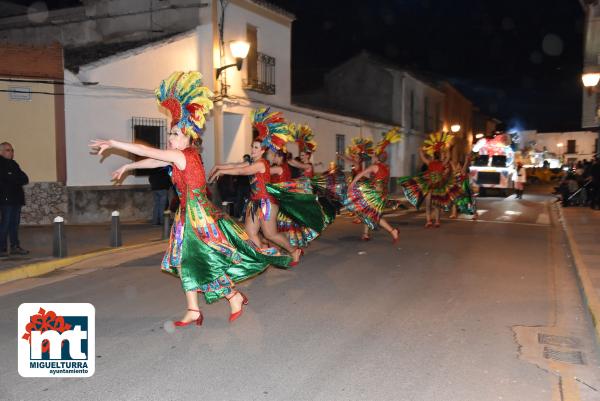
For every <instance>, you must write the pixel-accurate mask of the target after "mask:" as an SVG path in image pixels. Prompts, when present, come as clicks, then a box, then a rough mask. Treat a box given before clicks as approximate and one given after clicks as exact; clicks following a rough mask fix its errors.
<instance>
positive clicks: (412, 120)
mask: <svg viewBox="0 0 600 401" xmlns="http://www.w3.org/2000/svg"><path fill="white" fill-rule="evenodd" d="M410 128H411V129H415V91H410Z"/></svg>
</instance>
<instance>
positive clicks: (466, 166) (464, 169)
mask: <svg viewBox="0 0 600 401" xmlns="http://www.w3.org/2000/svg"><path fill="white" fill-rule="evenodd" d="M470 165H471V155H468V156H467V157H465V163H464V164H463V166H462V170H461V171H462V173H463V174H465V173H466V172H467V171H468V170H469V166H470Z"/></svg>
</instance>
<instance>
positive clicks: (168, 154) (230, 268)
mask: <svg viewBox="0 0 600 401" xmlns="http://www.w3.org/2000/svg"><path fill="white" fill-rule="evenodd" d="M201 78H202V75H201V74H200V73H199V72H196V71H193V72H188V73H183V72H175V73H173V74H171V76H170V77H169V78H167V79H166V80H164V81H162V82H161V84H160V87H159V88H158V89H156V97H157V101H158V103H159V105H160V106H161V107H162V108H163V109H165V110H166V111H167V112H168V114H169V115H170V117H171V122H170V127H171V129H170V132H169V149H168V150H161V149H156V148H152V147H149V146H145V145H139V144H133V143H125V142H119V141H115V140H94V141H92V143H91V144H90V146H91V147H92V148H95V149H97V150H98V154H99V155H101V154H103V153H104V152H105V151H107V150H108V149H118V150H123V151H125V152H129V153H133V154H135V155H138V156H142V157H145V159H143V160H141V161H138V162H135V163H130V164H126V165H124V166H122V167H121V168H119V169H118V170H117V171H115V172H114V173H113V179H115V180H120V179H121V177H122V176H123V175H124V174H125V173H126V172H127V171H130V170H133V169H137V168H155V167H167V166H172V179H173V182H174V184H175V187H176V189H177V192H178V195H179V199H180V206H179V210H178V211H177V213H176V214H175V220H174V223H173V227H172V229H171V237H170V241H169V247H168V249H167V252H166V254H165V256H164V259H163V262H162V269H163V270H164V271H166V272H168V273H171V274H173V275H176V276H179V277H180V278H181V283H182V286H183V290H184V291H185V295H186V299H187V308H188V309H187V312H186V313H185V315H184V316H183V318H182V319H181V320H180V321H177V322H175V325H176V326H187V325H189V324H192V323H195V324H196V325H198V326H199V325H201V324H202V321H203V316H202V312H200V308H199V306H198V295H197V293H198V292H202V293H203V294H204V297H205V298H206V301H207V303H212V302H214V301H217V300H218V299H220V298H226V299H227V300H228V301H229V305H230V308H231V314H230V316H229V321H230V322H232V321H234V320H236V319H237V318H238V317H239V316H240V315H241V314H242V311H243V309H242V305H246V304H247V303H248V299H247V298H246V296H245V295H244V294H242V293H241V292H239V291H238V290H236V289H235V283H237V282H240V281H242V280H245V279H247V278H249V277H252V276H255V275H257V274H259V273H261V272H262V271H263V270H265V269H266V268H267V266H268V265H270V264H273V265H279V266H288V265H289V264H290V263H291V262H292V258H291V257H290V256H289V255H282V254H280V253H279V252H278V251H277V250H276V249H274V248H271V249H268V250H262V249H260V248H259V247H258V246H257V245H256V244H255V243H254V242H253V241H251V240H250V237H249V236H248V234H247V233H246V232H245V231H244V229H243V228H242V227H240V226H239V225H237V224H236V223H235V222H234V221H233V219H231V218H230V217H229V216H227V215H226V214H224V213H222V212H221V211H220V210H219V209H218V208H217V207H215V206H214V205H213V204H212V203H211V202H210V200H209V199H208V197H207V194H206V178H205V172H204V165H203V163H202V159H201V157H200V155H199V154H198V150H197V148H196V147H195V146H193V141H197V140H199V139H200V134H201V133H202V132H203V126H204V123H205V121H206V120H205V117H204V116H205V114H208V113H209V112H210V109H211V108H212V106H213V104H212V101H211V100H210V97H211V96H212V93H211V92H210V90H209V89H207V88H205V87H203V86H202V81H201Z"/></svg>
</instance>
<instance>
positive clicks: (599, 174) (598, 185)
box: [590, 158, 600, 209]
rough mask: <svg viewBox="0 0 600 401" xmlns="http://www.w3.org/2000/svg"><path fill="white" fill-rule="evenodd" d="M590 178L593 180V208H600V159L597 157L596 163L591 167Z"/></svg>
mask: <svg viewBox="0 0 600 401" xmlns="http://www.w3.org/2000/svg"><path fill="white" fill-rule="evenodd" d="M590 178H591V182H592V202H591V204H590V206H591V208H592V209H600V159H598V158H595V159H594V164H592V167H591V169H590Z"/></svg>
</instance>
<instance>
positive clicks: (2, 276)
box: [0, 240, 167, 285]
mask: <svg viewBox="0 0 600 401" xmlns="http://www.w3.org/2000/svg"><path fill="white" fill-rule="evenodd" d="M161 242H167V240H154V241H149V242H144V243H142V244H135V245H128V246H122V247H119V248H111V249H102V250H100V251H93V252H89V253H84V254H82V255H77V256H71V257H67V258H63V259H54V260H48V261H45V262H37V263H31V264H28V265H22V266H17V267H12V268H10V269H7V270H4V271H0V285H1V284H5V283H8V282H11V281H15V280H21V279H24V278H31V277H37V276H41V275H44V274H47V273H50V272H52V271H54V270H57V269H60V268H63V267H67V266H71V265H73V264H75V263H78V262H82V261H84V260H88V259H92V258H95V257H98V256H105V255H109V254H112V253H114V254H116V253H120V252H125V251H130V250H132V249H138V248H143V247H146V246H151V245H156V244H159V243H161Z"/></svg>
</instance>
